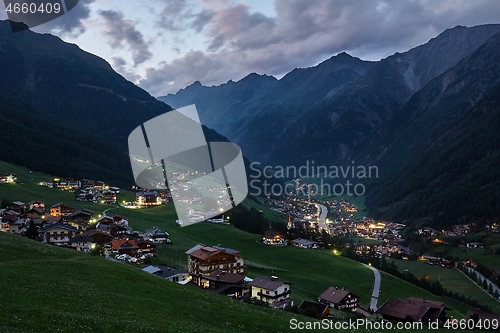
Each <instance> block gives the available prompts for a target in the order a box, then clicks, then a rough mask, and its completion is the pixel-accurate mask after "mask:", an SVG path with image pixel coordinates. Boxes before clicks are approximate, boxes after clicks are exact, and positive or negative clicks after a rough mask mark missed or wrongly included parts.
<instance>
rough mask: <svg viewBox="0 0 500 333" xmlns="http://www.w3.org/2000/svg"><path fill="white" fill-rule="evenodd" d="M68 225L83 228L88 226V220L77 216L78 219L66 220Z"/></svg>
mask: <svg viewBox="0 0 500 333" xmlns="http://www.w3.org/2000/svg"><path fill="white" fill-rule="evenodd" d="M66 223H67V224H68V225H70V226H72V227H75V228H76V229H78V230H82V231H83V230H85V229H87V227H88V226H89V222H88V221H87V220H84V219H81V218H78V219H71V220H68V221H67V222H66Z"/></svg>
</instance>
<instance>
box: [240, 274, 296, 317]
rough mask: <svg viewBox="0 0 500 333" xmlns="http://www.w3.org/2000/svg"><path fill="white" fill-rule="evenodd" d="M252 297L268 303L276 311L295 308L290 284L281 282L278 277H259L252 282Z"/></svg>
mask: <svg viewBox="0 0 500 333" xmlns="http://www.w3.org/2000/svg"><path fill="white" fill-rule="evenodd" d="M249 285H250V287H251V297H252V298H255V299H259V300H261V301H263V302H265V303H267V304H268V305H269V306H270V307H272V308H275V309H284V308H286V307H287V306H293V299H292V298H290V293H291V290H290V284H289V283H286V282H283V281H280V280H279V279H278V278H277V277H276V276H271V277H267V276H259V277H257V278H255V279H254V280H253V281H252V282H250V284H249Z"/></svg>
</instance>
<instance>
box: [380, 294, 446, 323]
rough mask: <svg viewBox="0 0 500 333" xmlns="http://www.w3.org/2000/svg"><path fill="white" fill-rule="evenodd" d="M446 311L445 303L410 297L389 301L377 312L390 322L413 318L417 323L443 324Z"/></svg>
mask: <svg viewBox="0 0 500 333" xmlns="http://www.w3.org/2000/svg"><path fill="white" fill-rule="evenodd" d="M446 310H449V309H448V308H446V307H445V305H444V303H442V302H438V301H431V300H428V299H425V298H417V297H408V298H398V299H388V300H387V301H386V302H385V303H384V304H382V306H381V307H380V308H379V309H378V310H377V311H375V314H378V315H381V316H382V317H383V318H384V319H386V320H390V321H406V320H408V318H410V317H411V318H412V319H413V321H415V322H421V321H423V322H428V321H431V322H435V321H436V320H438V321H439V322H443V321H444V320H445V315H446V313H445V312H446Z"/></svg>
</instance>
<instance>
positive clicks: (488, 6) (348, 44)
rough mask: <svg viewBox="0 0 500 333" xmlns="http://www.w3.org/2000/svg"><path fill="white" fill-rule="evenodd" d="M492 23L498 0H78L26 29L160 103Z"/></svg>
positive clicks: (376, 55)
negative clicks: (200, 87)
mask: <svg viewBox="0 0 500 333" xmlns="http://www.w3.org/2000/svg"><path fill="white" fill-rule="evenodd" d="M0 3H1V5H0V19H6V12H5V10H4V8H3V2H0ZM499 18H500V1H498V0H474V1H472V0H422V1H418V0H383V1H382V0H381V1H375V0H373V1H372V0H275V1H271V0H269V1H266V0H252V1H247V2H241V1H232V0H213V1H212V0H148V1H146V0H136V1H130V0H80V3H79V4H78V6H77V7H76V8H75V9H73V10H72V11H71V12H70V13H68V14H66V15H64V16H62V17H60V18H58V19H57V20H54V21H52V22H50V23H47V24H45V25H42V26H39V27H37V28H35V29H34V30H35V31H37V32H48V33H52V34H55V35H57V36H59V37H61V38H62V39H64V40H65V41H67V42H70V43H76V44H78V45H79V46H80V47H81V48H82V49H84V50H86V51H88V52H91V53H93V54H96V55H98V56H100V57H102V58H104V59H106V60H107V61H108V62H109V63H110V64H111V65H112V66H113V68H114V69H115V70H116V71H117V72H119V73H120V74H122V75H123V76H125V77H126V78H127V79H129V80H131V81H133V82H135V83H136V84H138V85H140V86H141V87H143V88H144V89H146V90H147V91H149V92H150V93H151V94H152V95H154V96H160V95H165V94H167V93H174V92H177V91H178V90H179V89H181V88H184V87H185V86H187V85H189V84H191V83H193V82H194V81H196V80H198V81H200V82H201V83H202V84H204V85H218V84H221V83H224V82H227V81H228V80H230V79H232V80H234V81H237V80H240V79H241V78H243V77H245V76H246V75H248V74H249V73H252V72H256V73H260V74H269V75H274V76H276V77H278V78H280V77H281V76H283V75H284V74H286V73H287V72H289V71H290V70H292V69H294V68H296V67H309V66H313V65H315V64H317V63H319V62H321V61H323V60H325V59H328V58H329V57H331V56H332V55H335V54H337V53H339V52H342V51H346V52H348V53H349V54H351V55H353V56H356V57H359V58H361V59H366V60H379V59H381V58H384V57H386V56H389V55H391V54H393V53H394V52H397V51H400V52H401V51H406V50H408V49H410V48H412V47H415V46H417V45H419V44H422V43H425V42H427V41H428V40H429V39H430V38H432V37H435V36H436V35H438V34H439V33H441V32H442V31H443V30H445V29H447V28H452V27H454V26H456V25H465V26H473V25H479V24H486V23H499V21H500V19H499Z"/></svg>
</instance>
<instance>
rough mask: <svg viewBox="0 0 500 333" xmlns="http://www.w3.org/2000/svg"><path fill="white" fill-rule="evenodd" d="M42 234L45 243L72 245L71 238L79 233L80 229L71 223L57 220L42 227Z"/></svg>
mask: <svg viewBox="0 0 500 333" xmlns="http://www.w3.org/2000/svg"><path fill="white" fill-rule="evenodd" d="M40 235H41V236H42V237H43V241H44V242H45V243H50V244H54V245H70V244H69V240H70V239H71V238H73V237H75V236H77V235H78V230H77V229H76V228H75V227H72V226H70V225H67V224H63V223H59V222H56V223H51V224H47V225H45V226H44V227H42V228H41V229H40Z"/></svg>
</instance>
